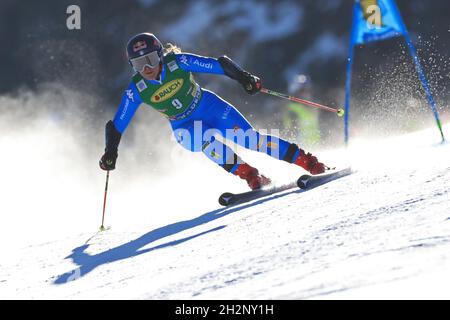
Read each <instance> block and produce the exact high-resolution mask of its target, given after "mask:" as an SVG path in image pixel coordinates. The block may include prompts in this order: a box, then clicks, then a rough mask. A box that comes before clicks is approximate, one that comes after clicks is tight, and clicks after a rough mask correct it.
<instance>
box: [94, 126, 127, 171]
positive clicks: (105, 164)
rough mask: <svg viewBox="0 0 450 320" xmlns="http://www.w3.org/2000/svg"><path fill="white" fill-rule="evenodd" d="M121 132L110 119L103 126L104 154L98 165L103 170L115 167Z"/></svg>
mask: <svg viewBox="0 0 450 320" xmlns="http://www.w3.org/2000/svg"><path fill="white" fill-rule="evenodd" d="M121 137H122V134H121V133H120V132H119V131H118V130H117V129H116V127H115V126H114V123H113V122H112V121H108V122H107V123H106V127H105V138H106V148H105V154H104V155H103V156H102V158H101V159H100V162H99V165H100V168H102V169H103V170H114V169H115V168H116V160H117V149H118V146H119V143H120V138H121Z"/></svg>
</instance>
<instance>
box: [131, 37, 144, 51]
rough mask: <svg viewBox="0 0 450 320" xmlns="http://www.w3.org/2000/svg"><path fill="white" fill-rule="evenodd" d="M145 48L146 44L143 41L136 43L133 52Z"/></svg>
mask: <svg viewBox="0 0 450 320" xmlns="http://www.w3.org/2000/svg"><path fill="white" fill-rule="evenodd" d="M145 48H147V43H146V42H145V41H143V40H142V41H138V42H136V43H135V44H134V45H133V51H134V52H137V51H139V50H142V49H145Z"/></svg>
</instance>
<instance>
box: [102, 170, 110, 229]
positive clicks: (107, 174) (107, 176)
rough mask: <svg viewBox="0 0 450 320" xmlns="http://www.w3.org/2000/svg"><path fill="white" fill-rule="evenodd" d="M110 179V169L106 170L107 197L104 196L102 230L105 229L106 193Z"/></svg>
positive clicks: (106, 189)
mask: <svg viewBox="0 0 450 320" xmlns="http://www.w3.org/2000/svg"><path fill="white" fill-rule="evenodd" d="M108 181H109V170H108V171H106V184H105V197H104V198H103V215H102V225H101V226H100V231H105V230H106V228H105V226H104V223H105V209H106V195H107V194H108Z"/></svg>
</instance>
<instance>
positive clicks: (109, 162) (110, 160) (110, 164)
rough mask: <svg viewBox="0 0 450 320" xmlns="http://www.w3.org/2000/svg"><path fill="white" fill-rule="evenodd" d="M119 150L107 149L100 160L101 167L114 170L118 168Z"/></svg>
mask: <svg viewBox="0 0 450 320" xmlns="http://www.w3.org/2000/svg"><path fill="white" fill-rule="evenodd" d="M116 160H117V150H116V151H108V150H105V154H104V155H103V156H102V158H101V159H100V161H99V165H100V168H102V169H103V170H108V171H109V170H114V169H115V168H116Z"/></svg>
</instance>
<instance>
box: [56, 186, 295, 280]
mask: <svg viewBox="0 0 450 320" xmlns="http://www.w3.org/2000/svg"><path fill="white" fill-rule="evenodd" d="M299 192H301V190H294V191H289V192H286V193H283V194H277V195H272V196H270V197H267V198H264V199H261V200H258V201H255V202H252V203H250V204H243V205H236V206H234V207H228V208H221V209H218V210H214V211H211V212H208V213H205V214H203V215H201V216H199V217H197V218H195V219H192V220H186V221H180V222H176V223H173V224H169V225H167V226H164V227H161V228H158V229H155V230H152V231H150V232H148V233H146V234H144V235H142V236H141V237H139V238H137V239H135V240H133V241H130V242H127V243H125V244H122V245H120V246H117V247H115V248H112V249H109V250H107V251H104V252H100V253H98V254H93V255H90V254H88V253H86V252H85V250H86V249H87V248H88V247H89V244H87V243H85V244H83V245H82V246H80V247H77V248H75V249H73V250H72V253H71V254H70V255H69V256H67V257H66V259H69V258H70V259H72V261H73V262H74V263H75V264H76V265H78V268H76V269H74V270H72V271H70V272H66V273H64V274H61V275H58V276H57V277H56V279H55V280H54V282H53V283H54V284H64V283H67V282H70V281H74V280H77V279H79V278H81V277H83V276H85V275H86V274H88V273H89V272H91V271H92V270H94V269H95V268H97V267H99V266H101V265H103V264H107V263H112V262H115V261H119V260H124V259H128V258H132V257H135V256H138V255H141V254H144V253H148V252H150V251H154V250H158V249H163V248H166V247H170V246H176V245H178V244H180V243H183V242H186V241H189V240H192V239H195V238H197V237H200V236H202V235H205V234H208V233H211V232H214V231H218V230H221V229H223V228H225V227H226V226H219V227H216V228H213V229H210V230H208V231H204V232H201V233H198V234H196V235H193V236H189V237H186V238H182V239H179V240H174V241H170V242H167V243H165V244H161V245H158V246H155V247H152V248H149V249H144V250H140V248H142V247H145V246H146V245H148V244H150V243H152V242H154V241H157V240H160V239H163V238H165V237H168V236H171V235H174V234H177V233H180V232H183V231H185V230H188V229H191V228H195V227H197V226H200V225H202V224H205V223H208V222H210V221H213V220H216V219H219V218H222V217H224V216H227V215H229V214H231V213H235V212H238V211H241V210H245V209H247V208H249V207H253V206H256V205H259V204H262V203H264V202H267V201H270V200H273V199H276V198H280V197H284V196H287V195H289V194H293V193H299ZM88 241H89V240H88Z"/></svg>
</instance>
